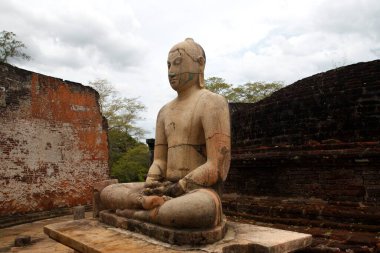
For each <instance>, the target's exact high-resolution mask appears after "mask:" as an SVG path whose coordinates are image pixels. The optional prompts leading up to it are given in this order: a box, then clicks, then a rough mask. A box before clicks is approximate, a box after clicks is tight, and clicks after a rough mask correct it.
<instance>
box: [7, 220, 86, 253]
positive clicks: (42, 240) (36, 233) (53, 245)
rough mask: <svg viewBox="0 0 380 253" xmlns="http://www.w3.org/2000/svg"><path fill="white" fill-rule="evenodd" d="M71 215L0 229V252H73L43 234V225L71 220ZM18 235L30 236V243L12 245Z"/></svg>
mask: <svg viewBox="0 0 380 253" xmlns="http://www.w3.org/2000/svg"><path fill="white" fill-rule="evenodd" d="M90 217H92V212H87V213H86V218H90ZM72 219H73V216H72V215H67V216H61V217H56V218H51V219H46V220H40V221H35V222H32V223H25V224H21V225H17V226H13V227H8V228H3V229H0V252H22V253H48V252H49V253H50V252H53V253H54V252H56V253H73V252H74V251H73V250H72V249H70V248H68V247H66V246H64V245H62V244H60V243H57V242H56V241H54V240H52V239H50V238H49V237H48V236H47V235H45V234H44V231H43V227H44V226H46V225H48V224H52V223H57V222H63V221H69V220H72ZM19 235H29V236H31V239H32V243H31V245H28V246H26V247H14V240H15V238H16V237H17V236H19Z"/></svg>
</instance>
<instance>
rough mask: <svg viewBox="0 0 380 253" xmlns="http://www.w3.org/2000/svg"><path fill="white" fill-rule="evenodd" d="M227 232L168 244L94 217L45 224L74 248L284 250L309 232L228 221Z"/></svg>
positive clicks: (227, 252) (304, 242)
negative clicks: (201, 241) (202, 241)
mask: <svg viewBox="0 0 380 253" xmlns="http://www.w3.org/2000/svg"><path fill="white" fill-rule="evenodd" d="M226 230H227V231H226V235H225V236H224V238H223V239H222V240H220V241H218V242H215V243H213V244H207V245H201V246H200V245H197V246H193V245H182V246H177V245H171V244H168V243H164V242H161V241H157V240H155V239H153V238H151V237H148V236H145V235H142V234H138V233H134V232H131V231H128V230H124V229H120V228H114V227H111V226H108V225H106V224H104V223H101V222H99V221H98V220H96V219H86V220H74V221H67V222H62V223H55V224H51V225H47V226H45V227H44V232H45V234H47V235H48V236H49V237H50V238H52V239H54V240H56V241H58V242H60V243H62V244H64V245H66V246H68V247H70V248H72V249H74V250H76V251H77V252H89V253H95V252H96V253H99V252H107V253H112V252H133V253H138V252H141V253H150V252H152V253H153V252H178V253H179V252H184V251H187V250H188V251H191V252H220V253H222V252H223V253H232V252H260V253H284V252H290V251H294V250H297V249H301V248H304V247H307V246H309V245H310V244H311V240H312V237H311V235H308V234H302V233H296V232H290V231H285V230H279V229H273V228H267V227H260V226H255V225H250V224H243V223H235V222H227V223H226Z"/></svg>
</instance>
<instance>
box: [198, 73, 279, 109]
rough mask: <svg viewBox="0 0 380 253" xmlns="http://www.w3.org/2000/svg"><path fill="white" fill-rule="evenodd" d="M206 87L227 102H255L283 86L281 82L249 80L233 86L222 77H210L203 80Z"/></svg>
mask: <svg viewBox="0 0 380 253" xmlns="http://www.w3.org/2000/svg"><path fill="white" fill-rule="evenodd" d="M205 84H206V88H207V89H208V90H210V91H212V92H215V93H217V94H220V95H222V96H224V97H225V98H226V99H227V100H228V102H241V103H255V102H257V101H259V100H261V99H263V98H265V97H268V96H270V95H271V94H272V93H273V92H275V91H276V90H279V89H281V88H282V87H284V84H283V83H282V82H270V83H269V82H249V83H246V84H243V85H238V86H237V87H234V86H233V85H232V84H229V83H226V81H225V80H224V79H223V78H220V77H210V78H207V79H206V80H205Z"/></svg>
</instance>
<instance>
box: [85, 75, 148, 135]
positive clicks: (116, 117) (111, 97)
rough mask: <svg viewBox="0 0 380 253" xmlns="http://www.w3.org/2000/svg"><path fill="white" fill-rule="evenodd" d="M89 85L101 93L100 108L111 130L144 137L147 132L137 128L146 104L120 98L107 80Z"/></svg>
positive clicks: (99, 80)
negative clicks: (137, 122)
mask: <svg viewBox="0 0 380 253" xmlns="http://www.w3.org/2000/svg"><path fill="white" fill-rule="evenodd" d="M89 85H90V86H92V87H94V89H95V90H97V91H98V93H99V104H100V108H101V111H102V114H103V116H104V117H106V119H107V120H108V128H109V129H118V130H119V131H124V132H127V133H129V134H130V135H131V136H133V137H136V138H141V137H143V135H144V134H145V131H144V130H143V129H142V128H140V127H137V126H136V121H137V120H139V119H141V117H140V112H141V111H143V110H145V105H144V104H142V103H141V102H140V101H138V99H137V98H126V97H119V96H118V95H117V91H116V89H115V88H114V86H113V85H112V84H110V83H109V82H108V81H107V80H106V79H96V80H95V81H92V82H89Z"/></svg>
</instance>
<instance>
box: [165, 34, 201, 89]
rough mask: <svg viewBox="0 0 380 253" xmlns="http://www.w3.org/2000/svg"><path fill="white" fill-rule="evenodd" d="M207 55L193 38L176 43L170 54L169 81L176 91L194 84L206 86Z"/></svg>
mask: <svg viewBox="0 0 380 253" xmlns="http://www.w3.org/2000/svg"><path fill="white" fill-rule="evenodd" d="M205 64H206V55H205V52H204V50H203V48H202V47H201V46H200V45H199V44H198V43H195V42H194V40H193V39H191V38H187V39H185V41H183V42H180V43H178V44H176V45H175V46H174V47H172V49H170V51H169V55H168V76H169V82H170V85H171V86H172V88H173V89H174V90H175V91H180V90H184V89H186V88H187V87H189V86H192V85H195V84H196V85H199V87H200V88H203V87H204V69H205Z"/></svg>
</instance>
